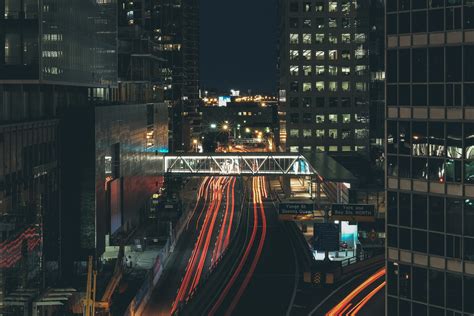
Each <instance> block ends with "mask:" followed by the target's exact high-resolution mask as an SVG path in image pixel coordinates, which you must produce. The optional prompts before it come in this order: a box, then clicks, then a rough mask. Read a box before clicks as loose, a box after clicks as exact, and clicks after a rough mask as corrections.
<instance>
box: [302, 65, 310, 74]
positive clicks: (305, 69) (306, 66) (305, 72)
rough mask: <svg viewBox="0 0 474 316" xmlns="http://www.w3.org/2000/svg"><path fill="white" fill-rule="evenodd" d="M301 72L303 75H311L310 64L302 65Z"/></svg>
mask: <svg viewBox="0 0 474 316" xmlns="http://www.w3.org/2000/svg"><path fill="white" fill-rule="evenodd" d="M303 73H304V75H305V76H311V66H308V65H305V66H303Z"/></svg>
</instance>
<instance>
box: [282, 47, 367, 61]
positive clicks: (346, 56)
mask: <svg viewBox="0 0 474 316" xmlns="http://www.w3.org/2000/svg"><path fill="white" fill-rule="evenodd" d="M353 53H354V58H355V59H356V60H357V59H362V58H364V57H365V56H366V55H367V50H366V49H364V47H363V46H362V45H361V46H359V47H357V48H356V49H355V50H354V52H353ZM339 54H340V57H341V59H342V60H351V51H350V50H341V51H340V52H339V51H338V50H337V49H331V50H328V51H327V56H328V60H338V57H339ZM325 56H326V51H323V50H316V51H314V58H315V60H325ZM289 57H290V60H311V58H312V57H313V53H312V51H311V50H310V49H303V50H301V51H299V50H290V52H289Z"/></svg>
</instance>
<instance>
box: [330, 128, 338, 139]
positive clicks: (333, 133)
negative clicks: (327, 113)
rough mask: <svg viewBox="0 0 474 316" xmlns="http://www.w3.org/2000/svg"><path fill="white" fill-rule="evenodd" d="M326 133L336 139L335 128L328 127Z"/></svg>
mask: <svg viewBox="0 0 474 316" xmlns="http://www.w3.org/2000/svg"><path fill="white" fill-rule="evenodd" d="M328 135H329V138H330V139H337V129H330V130H329V132H328Z"/></svg>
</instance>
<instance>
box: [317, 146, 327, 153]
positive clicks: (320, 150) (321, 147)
mask: <svg viewBox="0 0 474 316" xmlns="http://www.w3.org/2000/svg"><path fill="white" fill-rule="evenodd" d="M324 150H325V149H324V146H316V151H319V152H323V151H324Z"/></svg>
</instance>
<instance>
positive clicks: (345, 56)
mask: <svg viewBox="0 0 474 316" xmlns="http://www.w3.org/2000/svg"><path fill="white" fill-rule="evenodd" d="M341 58H342V59H344V60H350V59H351V52H350V51H348V50H343V51H342V52H341Z"/></svg>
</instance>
